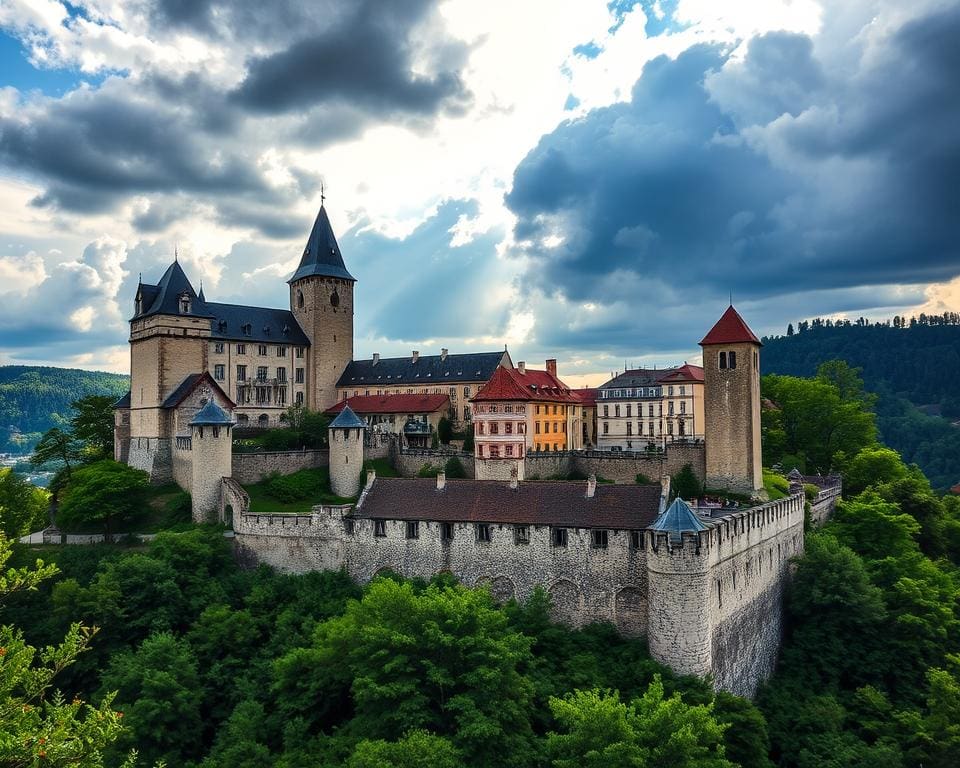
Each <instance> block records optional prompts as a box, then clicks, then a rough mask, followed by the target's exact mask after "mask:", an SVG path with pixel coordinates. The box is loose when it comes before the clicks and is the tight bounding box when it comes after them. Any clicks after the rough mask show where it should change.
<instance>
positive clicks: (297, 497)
mask: <svg viewBox="0 0 960 768" xmlns="http://www.w3.org/2000/svg"><path fill="white" fill-rule="evenodd" d="M329 486H330V475H329V474H328V472H327V470H325V469H301V470H300V471H299V472H294V473H293V474H292V475H272V476H271V477H270V478H268V480H267V482H266V490H267V493H268V494H270V495H271V496H272V497H273V498H275V499H276V500H277V501H283V502H291V501H306V500H307V499H311V498H314V497H315V496H317V495H319V494H321V493H324V492H326V491H327V490H328V489H329Z"/></svg>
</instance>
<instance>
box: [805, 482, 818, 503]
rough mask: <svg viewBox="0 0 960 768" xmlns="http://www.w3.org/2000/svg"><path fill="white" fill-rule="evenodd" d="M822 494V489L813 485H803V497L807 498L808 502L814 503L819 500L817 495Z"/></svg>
mask: <svg viewBox="0 0 960 768" xmlns="http://www.w3.org/2000/svg"><path fill="white" fill-rule="evenodd" d="M819 493H820V489H819V488H818V487H817V486H815V485H814V484H813V483H804V484H803V495H804V496H805V497H806V498H807V501H813V500H814V499H816V498H817V495H818V494H819Z"/></svg>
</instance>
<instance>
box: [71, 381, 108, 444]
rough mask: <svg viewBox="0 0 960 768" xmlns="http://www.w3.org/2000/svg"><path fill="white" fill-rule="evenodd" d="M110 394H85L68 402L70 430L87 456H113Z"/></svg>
mask: <svg viewBox="0 0 960 768" xmlns="http://www.w3.org/2000/svg"><path fill="white" fill-rule="evenodd" d="M114 402H116V398H115V397H113V396H110V395H87V396H86V397H81V398H80V399H79V400H74V401H73V402H72V403H70V408H71V409H72V410H73V416H72V417H71V418H70V431H71V433H72V434H73V437H74V439H75V440H78V441H80V442H81V443H82V444H83V446H84V450H85V453H86V454H87V456H88V458H90V459H93V460H96V459H103V458H108V457H109V458H113V421H114V420H113V404H114Z"/></svg>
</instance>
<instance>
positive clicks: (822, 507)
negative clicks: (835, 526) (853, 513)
mask: <svg viewBox="0 0 960 768" xmlns="http://www.w3.org/2000/svg"><path fill="white" fill-rule="evenodd" d="M842 493H843V486H841V485H837V486H834V487H833V488H824V489H823V490H822V491H820V493H818V494H817V498H816V499H814V500H813V501H812V502H811V503H810V523H811V524H812V525H816V526H820V525H823V524H824V523H825V522H827V520H829V519H830V518H831V517H833V513H834V512H835V511H836V509H837V502H838V501H840V495H841V494H842Z"/></svg>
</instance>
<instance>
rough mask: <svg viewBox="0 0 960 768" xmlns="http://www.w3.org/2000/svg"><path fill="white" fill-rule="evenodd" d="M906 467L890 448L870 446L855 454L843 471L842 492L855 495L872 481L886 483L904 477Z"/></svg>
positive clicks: (898, 455)
mask: <svg viewBox="0 0 960 768" xmlns="http://www.w3.org/2000/svg"><path fill="white" fill-rule="evenodd" d="M906 475H907V467H906V465H905V464H904V463H903V460H902V459H901V458H900V454H898V453H897V452H896V451H894V450H892V449H890V448H882V447H880V446H871V447H869V448H864V449H863V450H861V451H860V452H859V453H858V454H856V455H855V456H854V457H853V458H852V459H851V460H850V461H849V462H847V465H846V467H845V468H844V471H843V492H844V495H846V496H856V495H857V494H858V493H860V492H861V491H865V490H866V489H867V488H869V487H870V486H871V485H873V484H874V483H887V482H890V481H892V480H899V479H900V478H902V477H906Z"/></svg>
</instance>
